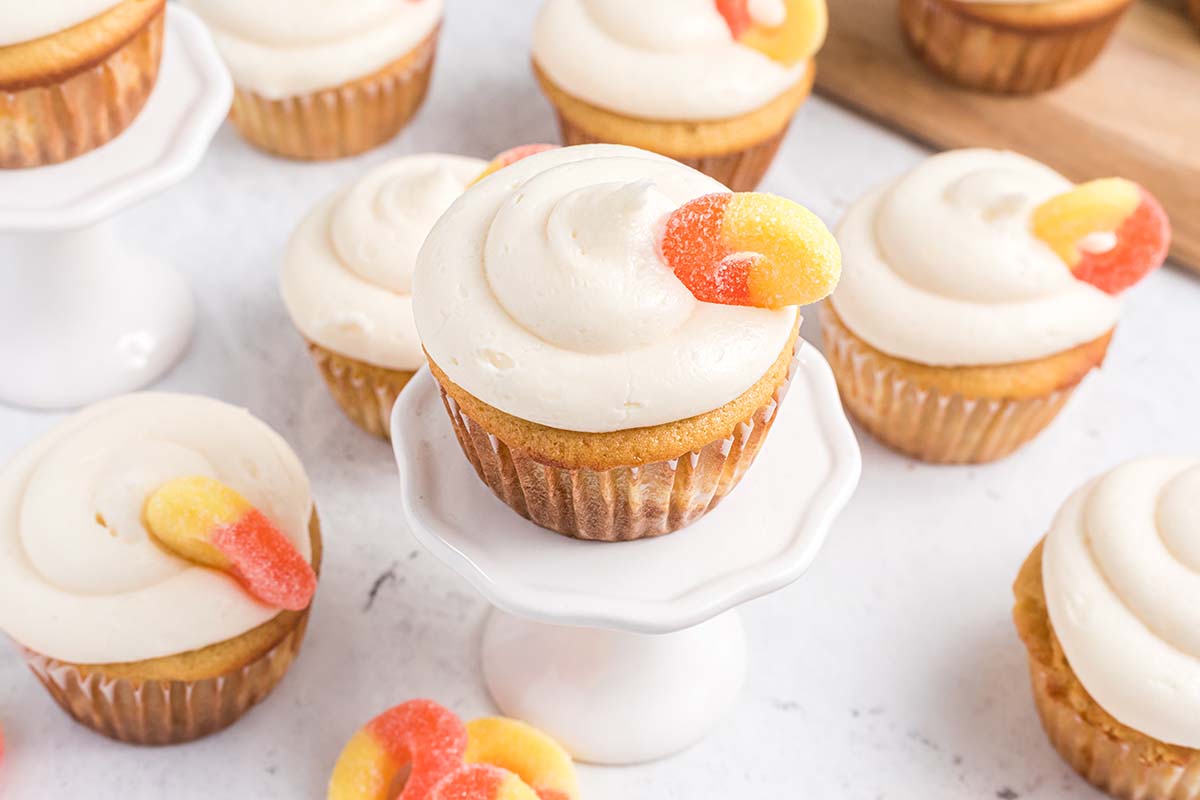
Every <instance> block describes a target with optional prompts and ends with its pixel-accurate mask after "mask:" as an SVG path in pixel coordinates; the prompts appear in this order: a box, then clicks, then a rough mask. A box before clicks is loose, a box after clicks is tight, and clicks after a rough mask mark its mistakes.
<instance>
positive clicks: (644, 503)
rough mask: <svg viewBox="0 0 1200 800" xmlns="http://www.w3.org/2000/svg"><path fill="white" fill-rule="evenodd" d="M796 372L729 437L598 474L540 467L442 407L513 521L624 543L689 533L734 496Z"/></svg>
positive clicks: (454, 408) (456, 409)
mask: <svg viewBox="0 0 1200 800" xmlns="http://www.w3.org/2000/svg"><path fill="white" fill-rule="evenodd" d="M795 368H796V363H795V361H794V360H793V362H792V365H791V367H790V369H789V372H788V375H787V377H786V378H785V379H784V380H783V381H782V382H781V383H780V385H779V386H778V387H777V388H776V390H775V392H774V394H773V395H772V397H771V399H770V400H769V401H768V402H767V403H765V404H764V405H762V406H760V407H759V408H758V409H756V410H755V411H754V412H753V413H752V414H751V415H750V416H749V417H747V418H746V419H744V420H742V421H741V422H739V423H738V424H737V425H736V427H735V428H734V431H733V433H732V434H730V435H729V436H727V437H725V438H722V439H718V440H716V441H713V442H711V443H709V444H707V445H705V446H703V447H701V448H699V449H697V450H694V451H692V452H689V453H684V454H682V455H680V456H679V457H678V458H674V459H670V460H668V461H657V462H653V463H649V464H642V465H639V466H627V467H615V468H613V469H608V470H603V471H599V470H591V469H585V468H566V467H561V466H557V465H554V464H547V463H544V462H542V461H539V460H537V459H536V458H534V457H533V456H532V455H530V454H528V453H525V452H522V451H520V450H516V449H513V448H510V447H509V446H508V445H507V444H505V443H504V442H503V441H501V440H500V439H499V438H498V437H497V436H495V435H494V434H492V433H491V432H489V431H488V430H487V429H485V428H484V427H483V426H482V425H480V424H479V423H478V422H476V421H475V420H473V419H471V418H470V417H468V416H467V415H466V414H465V413H464V412H463V410H462V408H461V407H460V406H459V404H458V403H457V402H455V400H454V398H453V397H451V396H450V395H448V394H447V393H446V391H445V389H444V387H443V389H442V401H443V403H444V405H445V407H446V411H447V412H448V413H449V415H450V421H451V423H452V424H453V426H454V433H455V436H456V437H457V438H458V443H459V445H460V446H461V447H462V450H463V453H464V454H465V455H466V457H467V459H468V460H469V461H470V462H471V464H472V466H474V467H475V472H476V473H477V474H478V475H479V478H480V479H481V480H482V481H483V482H484V483H485V484H487V486H488V487H489V488H490V489H491V490H492V491H493V492H495V494H496V496H497V497H499V498H500V499H501V500H503V501H504V502H505V503H507V504H508V505H509V506H510V507H511V508H512V509H513V510H514V511H516V512H517V513H518V514H520V515H521V516H523V517H525V518H526V519H528V520H530V521H532V522H535V523H537V524H538V525H540V526H542V527H543V528H548V529H550V530H552V531H556V532H558V533H561V534H563V535H565V536H570V537H572V538H576V539H588V540H594V541H605V542H616V541H629V540H633V539H643V538H648V537H653V536H662V535H664V534H667V533H671V532H673V531H677V530H679V529H680V528H683V527H686V526H687V525H690V524H691V523H693V522H695V521H696V520H698V519H700V518H701V517H702V516H704V515H705V514H707V513H708V512H709V511H711V510H712V509H713V508H715V507H716V506H717V504H718V503H720V501H721V500H722V499H723V498H724V497H725V496H726V495H727V494H729V492H731V491H732V490H733V488H734V487H735V486H736V485H737V484H738V482H739V481H740V480H741V479H742V476H743V475H744V474H745V472H746V470H747V468H749V466H750V464H751V463H752V462H753V461H754V459H755V457H756V456H757V455H758V452H759V450H760V449H761V447H762V444H763V441H764V439H765V438H766V435H767V432H768V431H769V430H770V429H771V425H772V423H773V422H774V421H775V413H776V411H777V410H778V409H779V405H780V403H781V402H782V401H783V398H784V396H785V394H786V393H787V389H788V386H789V385H790V383H791V378H792V375H793V374H794V372H795Z"/></svg>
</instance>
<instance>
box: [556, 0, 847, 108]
mask: <svg viewBox="0 0 1200 800" xmlns="http://www.w3.org/2000/svg"><path fill="white" fill-rule="evenodd" d="M722 10H724V11H725V12H726V14H728V15H729V16H728V18H727V17H726V16H723V14H722ZM825 27H826V12H825V5H824V0H728V2H718V0H654V1H653V2H646V1H645V0H547V2H546V3H545V5H544V6H543V7H542V10H541V13H540V14H539V15H538V19H537V24H536V27H535V28H534V34H533V58H534V61H535V62H536V63H537V65H538V67H540V68H541V69H542V70H543V71H544V72H545V74H546V75H547V76H548V77H549V78H550V79H551V80H552V81H553V82H554V83H555V84H557V85H558V86H559V87H561V88H562V89H563V90H565V91H566V92H568V93H569V94H571V95H574V96H575V97H578V98H579V99H581V100H584V101H586V102H588V103H591V104H593V105H596V106H600V107H602V108H606V109H608V110H610V111H615V112H617V113H619V114H628V115H630V116H635V117H641V118H645V119H661V120H716V119H723V118H727V117H734V116H738V115H741V114H746V113H749V112H751V111H754V110H756V109H758V108H761V107H762V106H764V105H766V104H767V103H769V102H770V101H771V100H774V99H775V98H776V97H778V96H779V95H781V94H783V93H784V91H786V90H787V89H788V88H790V87H791V86H792V85H793V84H795V83H797V82H798V81H799V80H800V79H801V77H802V76H803V75H804V73H805V71H806V70H807V69H808V67H809V63H808V62H809V59H810V58H811V57H812V55H813V54H814V53H815V52H816V50H817V49H818V48H819V47H820V45H821V42H822V41H823V40H824V36H825Z"/></svg>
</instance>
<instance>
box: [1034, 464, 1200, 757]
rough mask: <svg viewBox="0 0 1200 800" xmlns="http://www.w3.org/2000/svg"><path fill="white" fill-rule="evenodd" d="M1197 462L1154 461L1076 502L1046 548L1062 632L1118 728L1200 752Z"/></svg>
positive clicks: (1057, 629)
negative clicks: (1136, 731)
mask: <svg viewBox="0 0 1200 800" xmlns="http://www.w3.org/2000/svg"><path fill="white" fill-rule="evenodd" d="M1197 498H1200V461H1197V460H1195V459H1180V458H1146V459H1142V460H1139V461H1133V462H1130V463H1128V464H1125V465H1123V466H1120V467H1118V468H1116V469H1114V470H1112V471H1111V472H1109V473H1108V474H1106V475H1104V476H1102V477H1100V478H1098V479H1097V480H1095V481H1093V482H1092V483H1090V484H1088V485H1087V486H1085V487H1084V488H1083V489H1080V490H1079V491H1078V492H1076V493H1075V494H1074V495H1073V496H1072V497H1071V499H1070V500H1068V501H1067V503H1066V505H1065V506H1064V507H1063V509H1062V511H1060V512H1059V514H1058V517H1057V519H1055V521H1054V526H1053V528H1051V530H1050V533H1049V534H1048V535H1047V537H1046V543H1045V549H1044V551H1043V555H1042V578H1043V582H1044V584H1045V591H1046V605H1047V607H1048V609H1049V613H1050V622H1051V624H1052V626H1053V628H1054V633H1055V635H1056V636H1057V637H1058V639H1059V641H1060V642H1061V643H1062V648H1063V652H1064V653H1065V654H1066V657H1067V661H1068V663H1070V665H1071V669H1072V670H1073V671H1074V672H1075V674H1076V675H1077V676H1078V677H1079V681H1080V682H1081V683H1082V684H1083V686H1084V688H1085V689H1087V691H1088V694H1090V695H1091V696H1092V698H1093V699H1095V701H1096V702H1097V703H1099V704H1100V706H1101V707H1102V708H1104V709H1105V710H1106V711H1108V713H1110V714H1112V715H1113V716H1114V717H1116V718H1117V719H1118V720H1119V721H1120V722H1122V723H1124V724H1125V725H1128V726H1129V727H1131V728H1134V729H1135V730H1138V731H1140V732H1142V733H1144V734H1146V735H1148V736H1152V737H1154V738H1155V739H1158V740H1160V741H1163V742H1167V743H1169V744H1175V745H1180V746H1183V747H1192V748H1200V602H1197V600H1198V599H1200V502H1198V501H1197Z"/></svg>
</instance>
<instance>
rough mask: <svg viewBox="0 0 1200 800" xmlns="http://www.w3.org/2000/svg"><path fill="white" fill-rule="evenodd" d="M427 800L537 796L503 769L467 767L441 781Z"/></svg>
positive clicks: (514, 799)
mask: <svg viewBox="0 0 1200 800" xmlns="http://www.w3.org/2000/svg"><path fill="white" fill-rule="evenodd" d="M429 800H538V795H537V793H536V792H534V791H533V789H531V788H529V786H527V785H526V784H525V782H524V781H522V780H521V779H520V778H519V777H517V776H516V775H514V774H513V773H511V772H509V771H508V770H506V769H501V768H500V767H494V766H492V765H490V764H470V765H467V766H463V767H460V768H459V769H458V770H456V771H455V772H452V773H450V774H449V775H447V776H446V777H445V778H443V779H442V780H441V782H439V783H438V785H437V786H434V787H433V791H431V792H430V793H429Z"/></svg>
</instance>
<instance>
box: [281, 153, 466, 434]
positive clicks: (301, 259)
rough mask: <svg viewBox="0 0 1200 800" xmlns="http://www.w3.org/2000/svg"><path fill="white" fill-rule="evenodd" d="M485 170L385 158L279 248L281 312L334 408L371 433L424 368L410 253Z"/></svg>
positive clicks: (458, 162) (448, 161) (441, 159)
mask: <svg viewBox="0 0 1200 800" xmlns="http://www.w3.org/2000/svg"><path fill="white" fill-rule="evenodd" d="M486 166H487V162H484V161H481V160H479V159H475V158H466V157H463V156H450V155H438V154H432V155H419V156H406V157H404V158H398V159H396V160H394V161H390V162H388V163H386V164H383V165H382V166H379V167H377V168H375V169H374V170H372V171H371V172H369V173H368V174H366V175H364V176H363V177H362V178H361V179H359V180H358V181H356V182H355V183H354V184H352V185H351V186H349V187H347V188H346V189H343V190H342V191H339V192H335V193H334V194H332V195H330V196H329V197H327V198H325V199H324V200H322V201H321V202H320V203H319V204H318V205H317V206H316V208H314V209H313V210H312V211H311V212H310V213H309V215H308V216H307V217H306V218H305V219H304V221H303V222H302V223H301V224H300V227H299V228H298V229H297V230H296V233H295V234H294V235H293V236H292V239H291V241H290V242H289V244H288V248H287V253H286V255H285V256H284V263H283V273H282V277H281V286H282V289H283V299H284V303H285V304H286V305H287V309H288V313H289V314H290V315H291V317H292V321H293V322H294V323H295V324H296V327H297V328H299V329H300V332H301V333H302V334H303V335H304V338H305V339H306V340H307V341H308V349H309V352H310V353H311V354H312V357H313V360H314V361H315V362H316V365H317V368H318V369H320V371H321V375H322V376H323V377H324V378H325V382H326V383H327V384H328V386H329V390H330V391H331V392H332V393H333V397H334V399H335V400H336V401H337V403H338V405H339V406H341V408H342V410H343V411H345V412H346V415H347V416H348V417H350V419H352V420H353V421H354V422H355V423H356V424H357V425H359V427H361V428H363V429H364V430H366V431H368V432H370V433H373V434H375V435H377V436H383V437H385V438H386V437H387V436H388V430H389V417H390V416H391V412H392V405H393V404H394V403H395V402H396V397H397V396H398V395H399V394H400V390H401V389H403V388H404V386H405V384H407V383H408V381H409V379H410V378H411V377H412V376H413V373H414V372H415V371H416V370H417V369H419V368H420V367H421V366H422V365H423V364H424V363H425V355H424V353H423V352H422V350H421V343H420V341H419V340H418V339H417V331H416V327H415V325H414V324H413V315H412V297H411V292H412V272H413V266H414V265H415V263H416V260H417V251H419V250H420V249H421V245H422V243H423V242H424V241H425V235H426V234H427V233H429V229H430V228H431V227H433V223H434V222H436V221H437V218H438V217H440V216H441V215H442V212H444V211H445V210H446V209H447V208H449V207H450V204H451V203H453V202H454V200H455V199H457V198H458V196H459V195H460V194H462V192H463V189H465V188H466V186H467V185H468V184H469V183H471V181H473V180H474V179H475V178H476V177H478V176H479V175H480V173H481V172H482V171H483V169H484V168H485V167H486Z"/></svg>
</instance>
